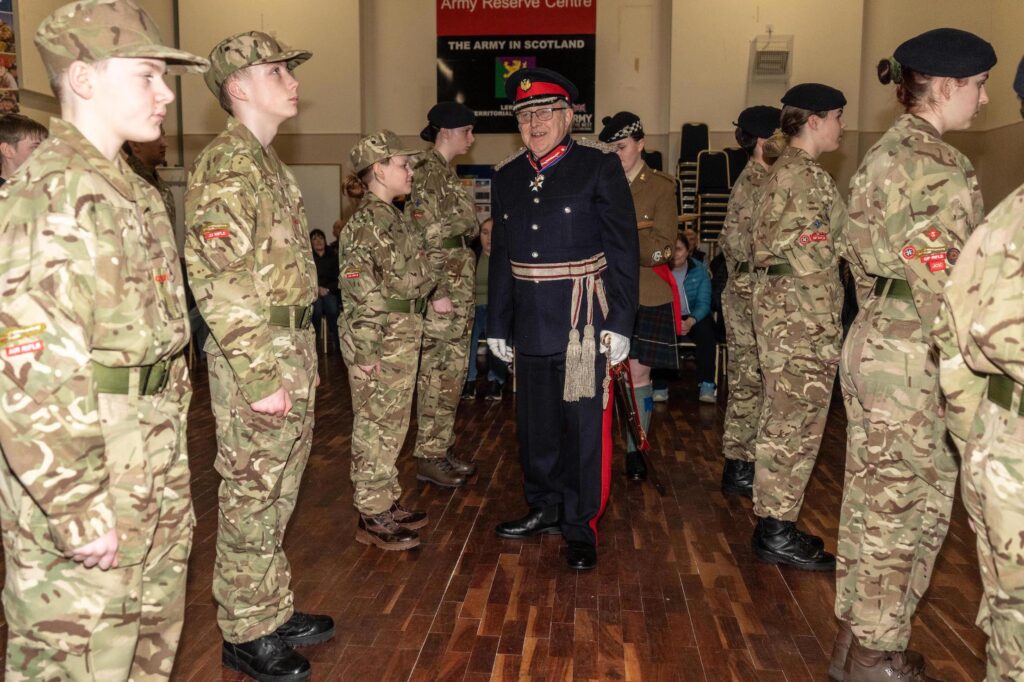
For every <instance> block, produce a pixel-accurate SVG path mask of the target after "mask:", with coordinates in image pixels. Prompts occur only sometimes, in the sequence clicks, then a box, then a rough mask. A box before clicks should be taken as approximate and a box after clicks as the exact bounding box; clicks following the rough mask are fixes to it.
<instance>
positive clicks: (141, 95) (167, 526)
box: [0, 0, 207, 682]
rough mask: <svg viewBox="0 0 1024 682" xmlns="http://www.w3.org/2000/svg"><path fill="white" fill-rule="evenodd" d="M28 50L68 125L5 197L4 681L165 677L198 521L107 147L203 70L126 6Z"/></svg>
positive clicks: (147, 129)
mask: <svg viewBox="0 0 1024 682" xmlns="http://www.w3.org/2000/svg"><path fill="white" fill-rule="evenodd" d="M35 42H36V46H37V47H38V48H39V51H40V54H41V55H42V58H43V62H44V64H45V66H46V70H47V74H48V76H49V78H50V82H51V83H53V86H54V93H55V94H56V95H57V97H58V99H59V101H60V105H61V114H62V116H63V118H59V119H57V118H54V119H51V121H50V138H49V139H48V140H46V141H45V142H43V143H42V144H41V145H40V146H39V148H38V149H37V150H36V152H35V154H34V155H33V156H32V158H31V159H29V160H28V162H26V163H25V164H24V165H23V166H22V167H21V168H20V169H19V171H18V172H17V173H15V174H14V175H13V177H11V178H10V179H9V182H7V183H6V185H5V186H4V188H3V190H2V192H0V292H2V296H3V306H2V308H0V403H2V404H3V406H4V407H3V409H2V410H0V451H2V453H3V457H4V463H3V468H2V469H0V523H2V527H3V541H4V557H5V560H6V582H5V584H4V595H3V603H4V613H5V616H6V621H7V626H8V630H7V656H6V661H5V664H6V668H7V670H6V678H5V679H7V680H8V681H10V682H14V681H16V680H58V679H60V680H93V679H95V680H126V679H129V678H130V679H133V680H155V679H167V678H169V677H170V674H171V668H172V667H173V665H174V654H175V650H176V649H177V646H178V638H179V636H180V634H181V626H182V620H183V618H184V611H185V576H186V567H187V563H188V554H189V550H190V548H191V545H192V528H193V525H194V517H193V515H192V499H191V494H190V491H189V471H188V457H187V453H186V451H185V446H186V440H185V421H186V415H187V412H188V404H189V400H190V398H191V395H192V389H191V384H190V382H189V377H188V369H187V368H186V366H185V360H184V358H183V355H182V352H181V351H182V349H183V348H184V347H185V345H186V344H187V343H188V337H189V325H188V317H187V315H186V310H185V291H184V288H183V284H182V283H183V281H184V280H183V278H182V274H181V268H180V266H179V263H178V254H177V249H176V247H175V243H174V233H173V231H172V229H171V225H170V223H169V222H168V220H167V214H166V213H165V212H164V208H163V204H162V203H161V202H160V197H159V196H158V195H157V193H156V192H154V191H153V189H152V188H150V187H149V185H147V184H146V183H145V182H143V181H142V180H141V179H140V178H139V177H138V176H136V175H135V173H133V172H132V170H131V169H130V168H128V166H127V165H126V164H125V163H124V161H123V159H121V158H120V155H119V150H120V147H121V144H122V143H123V142H124V139H123V138H119V136H120V135H123V134H126V133H130V134H132V135H133V136H135V137H136V138H137V139H153V138H156V137H157V136H158V135H159V132H160V122H161V120H162V119H163V116H162V114H163V113H164V112H166V108H167V105H168V104H169V103H171V102H172V101H173V100H174V95H173V94H172V93H171V91H170V90H169V89H168V88H167V85H166V83H164V80H163V74H164V70H165V65H166V66H167V68H168V69H170V70H172V71H176V72H179V73H180V72H181V71H183V70H184V71H201V70H203V69H204V68H205V67H206V66H207V63H206V60H204V59H201V58H200V57H196V56H194V55H191V54H188V53H187V52H182V51H180V50H175V49H172V48H170V47H165V46H164V45H162V44H161V40H160V35H159V33H158V31H157V28H156V25H155V24H154V23H153V21H152V19H150V17H149V15H147V14H146V13H145V12H144V11H143V10H142V9H140V8H139V7H138V6H137V5H135V4H134V3H133V2H131V1H130V0H108V1H106V2H97V1H95V0H92V1H83V2H77V3H74V4H71V5H66V6H64V7H61V8H60V9H58V10H56V11H55V12H54V13H53V14H51V15H50V16H48V17H47V18H46V19H44V20H43V22H42V24H41V25H40V26H39V30H38V32H37V33H36V36H35ZM101 64H102V65H103V66H102V68H100V65H101ZM72 78H74V83H76V87H77V88H78V90H76V89H74V88H72V86H71V83H72ZM85 88H88V89H89V91H90V92H91V93H92V97H89V98H85V97H82V96H81V95H80V94H79V93H80V92H82V90H83V89H85Z"/></svg>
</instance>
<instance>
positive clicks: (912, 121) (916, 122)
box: [897, 114, 942, 138]
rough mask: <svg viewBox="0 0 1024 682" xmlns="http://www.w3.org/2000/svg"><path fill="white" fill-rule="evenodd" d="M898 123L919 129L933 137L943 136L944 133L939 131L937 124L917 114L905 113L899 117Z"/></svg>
mask: <svg viewBox="0 0 1024 682" xmlns="http://www.w3.org/2000/svg"><path fill="white" fill-rule="evenodd" d="M897 123H898V124H900V125H904V126H906V127H907V128H909V129H910V130H918V131H920V132H922V133H926V134H928V135H931V136H932V137H936V138H941V137H942V135H940V134H939V131H938V130H936V129H935V126H933V125H932V124H931V123H929V122H928V121H926V120H925V119H923V118H921V117H920V116H917V115H916V114H903V115H902V116H900V117H899V120H898V122H897Z"/></svg>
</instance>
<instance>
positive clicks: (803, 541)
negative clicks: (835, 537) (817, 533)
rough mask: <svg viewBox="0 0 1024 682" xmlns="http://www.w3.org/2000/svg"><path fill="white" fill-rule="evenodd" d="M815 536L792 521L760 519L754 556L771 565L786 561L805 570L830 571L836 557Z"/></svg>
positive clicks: (752, 541) (755, 537) (788, 564)
mask: <svg viewBox="0 0 1024 682" xmlns="http://www.w3.org/2000/svg"><path fill="white" fill-rule="evenodd" d="M812 539H817V538H814V536H813V535H808V534H806V533H802V532H801V531H798V530H797V529H796V524H795V523H793V522H792V521H780V520H778V519H773V518H771V517H770V516H769V517H765V518H759V519H758V520H757V528H755V529H754V537H753V539H752V540H751V545H752V546H753V548H754V555H755V556H756V557H757V558H758V559H760V560H761V561H765V562H767V563H770V564H785V565H786V566H792V567H793V568H799V569H801V570H804V571H831V570H834V569H835V567H836V558H835V556H833V555H832V554H830V553H828V552H826V551H825V550H824V549H823V548H822V547H818V546H817V543H815V542H813V540H812Z"/></svg>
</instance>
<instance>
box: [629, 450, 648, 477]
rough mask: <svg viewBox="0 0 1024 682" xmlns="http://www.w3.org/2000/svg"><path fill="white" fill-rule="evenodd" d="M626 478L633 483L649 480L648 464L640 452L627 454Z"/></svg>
mask: <svg viewBox="0 0 1024 682" xmlns="http://www.w3.org/2000/svg"><path fill="white" fill-rule="evenodd" d="M626 478H628V479H629V480H631V481H643V480H645V479H646V478H647V464H646V463H645V462H644V456H643V455H641V454H640V453H639V452H627V453H626Z"/></svg>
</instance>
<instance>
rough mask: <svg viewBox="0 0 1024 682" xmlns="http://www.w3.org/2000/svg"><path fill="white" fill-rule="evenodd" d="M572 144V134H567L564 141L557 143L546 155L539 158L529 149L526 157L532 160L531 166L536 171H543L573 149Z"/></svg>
mask: <svg viewBox="0 0 1024 682" xmlns="http://www.w3.org/2000/svg"><path fill="white" fill-rule="evenodd" d="M572 146H573V141H572V136H571V135H568V134H566V136H565V137H563V138H562V141H561V142H559V143H558V144H556V145H555V147H554V148H553V149H552V150H551V151H549V152H548V153H547V154H545V155H544V156H542V157H540V158H537V157H536V156H534V155H533V152H530V151H528V152H527V155H526V158H527V161H529V162H530V166H531V167H532V168H533V170H534V171H536V172H537V173H543V172H544V171H545V170H547V169H548V168H550V167H551V166H554V165H555V164H556V163H558V162H559V161H561V160H562V159H564V158H565V156H566V155H567V154H568V153H569V150H570V149H572Z"/></svg>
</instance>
